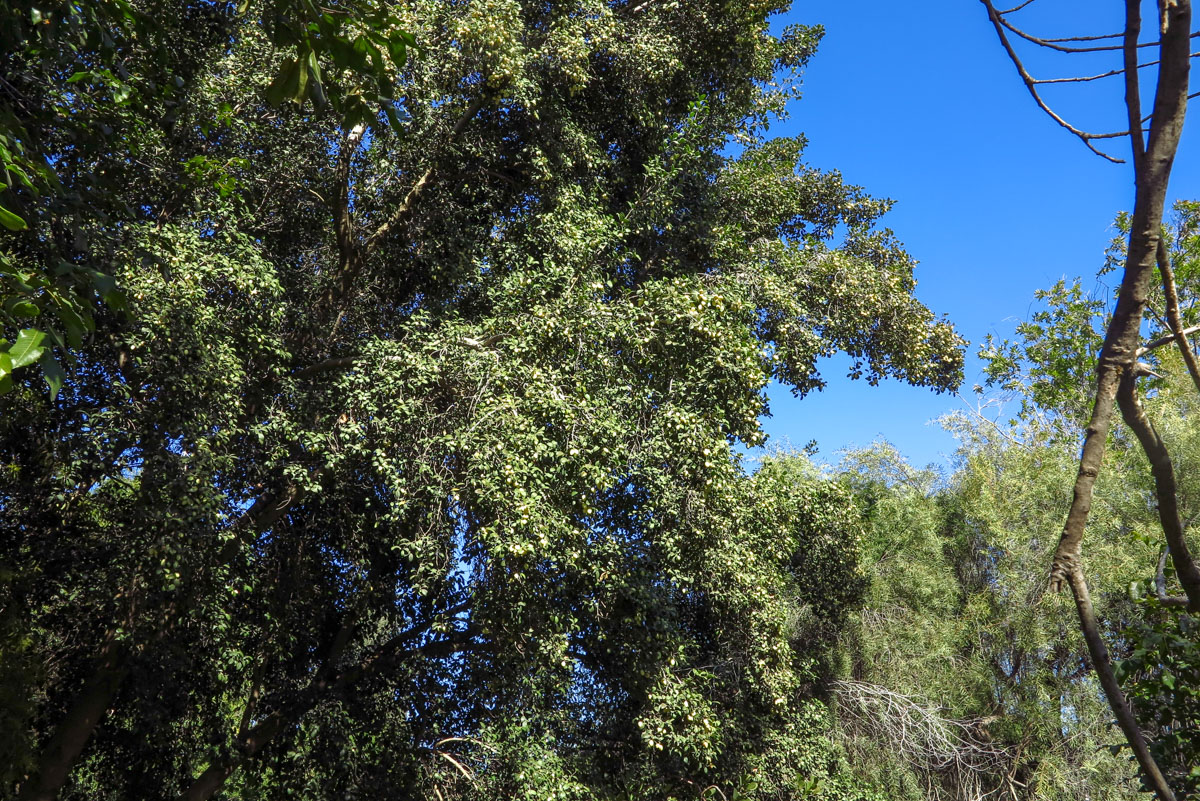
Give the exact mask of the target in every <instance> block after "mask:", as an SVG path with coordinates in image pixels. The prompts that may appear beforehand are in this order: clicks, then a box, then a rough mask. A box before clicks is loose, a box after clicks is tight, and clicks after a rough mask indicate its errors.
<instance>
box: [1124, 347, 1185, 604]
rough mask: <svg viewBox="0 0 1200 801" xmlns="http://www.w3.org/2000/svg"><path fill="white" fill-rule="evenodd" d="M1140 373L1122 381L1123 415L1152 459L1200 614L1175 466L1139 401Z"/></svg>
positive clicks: (1173, 542)
mask: <svg viewBox="0 0 1200 801" xmlns="http://www.w3.org/2000/svg"><path fill="white" fill-rule="evenodd" d="M1137 372H1138V371H1137V370H1132V369H1131V370H1127V371H1126V373H1125V376H1124V378H1122V380H1121V389H1120V394H1119V397H1118V402H1119V403H1120V405H1121V415H1122V416H1123V417H1124V418H1125V424H1126V425H1128V426H1129V428H1130V429H1131V430H1132V431H1133V433H1134V434H1135V435H1136V436H1137V438H1138V442H1139V443H1141V446H1142V450H1143V451H1144V452H1145V454H1146V458H1147V459H1149V460H1150V472H1151V474H1152V475H1153V476H1154V494H1155V498H1156V500H1157V501H1158V520H1159V524H1160V525H1161V526H1162V529H1163V534H1164V535H1166V538H1167V546H1168V547H1169V549H1170V551H1171V561H1172V562H1173V563H1174V565H1175V573H1176V575H1178V576H1179V583H1180V584H1182V585H1183V591H1184V593H1185V594H1186V595H1187V597H1188V601H1189V602H1190V608H1191V609H1192V610H1193V611H1200V569H1197V567H1196V563H1195V560H1194V559H1193V558H1192V554H1191V552H1190V551H1189V550H1188V546H1187V540H1186V539H1185V538H1184V532H1183V520H1182V518H1181V517H1180V515H1179V500H1178V494H1179V487H1178V485H1177V484H1176V482H1175V467H1174V465H1173V464H1172V462H1171V454H1170V452H1169V451H1168V450H1167V446H1166V443H1164V442H1163V441H1162V437H1160V436H1159V435H1158V431H1156V430H1155V428H1154V424H1153V423H1151V422H1150V418H1149V417H1147V416H1146V410H1145V409H1143V408H1142V404H1141V403H1140V402H1139V401H1138V397H1137V386H1136V385H1137Z"/></svg>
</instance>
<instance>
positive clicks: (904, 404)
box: [764, 0, 1200, 465]
mask: <svg viewBox="0 0 1200 801" xmlns="http://www.w3.org/2000/svg"><path fill="white" fill-rule="evenodd" d="M1015 4H1016V3H1015V2H1014V3H1013V5H1015ZM1146 12H1147V14H1149V15H1150V17H1149V19H1150V20H1153V13H1154V12H1153V3H1149V4H1147V6H1146ZM1123 13H1124V9H1123V4H1122V3H1119V2H1116V1H1115V0H1105V2H1095V1H1094V0H1091V1H1090V2H1083V1H1082V0H1037V2H1035V3H1034V4H1033V5H1031V6H1030V7H1029V8H1028V9H1026V10H1024V11H1021V12H1019V14H1017V15H1014V16H1013V17H1012V20H1013V21H1014V22H1020V23H1025V24H1027V25H1028V30H1029V31H1030V32H1031V33H1034V34H1035V35H1040V36H1043V37H1052V36H1069V35H1075V34H1078V33H1080V32H1083V33H1088V34H1106V33H1113V32H1116V31H1119V30H1120V29H1121V27H1122V24H1123ZM792 22H801V23H805V24H814V23H820V24H822V25H824V26H825V29H826V34H825V39H824V41H823V43H822V45H821V48H820V51H819V52H818V53H817V55H816V57H815V58H814V59H813V61H812V63H811V64H810V65H809V68H808V70H807V71H806V73H805V76H804V97H803V98H802V99H801V100H799V101H797V102H795V103H793V104H792V106H791V119H790V120H788V121H787V122H785V123H783V124H780V125H776V126H775V127H773V128H772V133H778V134H781V135H792V134H794V133H796V132H800V131H802V132H804V133H805V134H806V135H807V136H808V138H809V142H810V144H809V148H808V151H807V161H808V162H809V163H810V164H812V165H813V166H816V167H820V168H823V169H837V170H840V171H841V172H842V174H843V175H844V176H845V178H846V180H847V181H849V182H851V183H854V184H859V185H861V186H863V187H865V188H866V189H867V190H868V191H869V192H870V193H871V194H873V195H875V196H877V197H890V198H892V199H894V200H895V201H896V205H895V208H894V209H893V210H892V211H891V212H890V213H889V214H888V216H887V217H886V218H885V219H886V224H887V225H888V227H890V228H892V229H893V230H894V231H895V232H896V233H897V235H898V236H899V238H900V239H901V240H902V241H903V242H904V243H905V244H906V245H907V247H908V250H909V252H910V253H911V254H912V255H913V256H914V257H915V258H916V259H917V260H919V262H920V264H919V266H918V268H917V273H916V276H917V281H918V286H917V296H918V297H919V298H920V299H921V300H922V301H923V302H924V303H925V304H926V305H928V306H929V307H930V308H932V309H933V310H934V312H936V313H938V314H945V315H947V316H948V317H949V318H950V319H951V320H952V321H953V322H954V323H955V324H956V325H957V327H958V329H959V330H960V332H961V333H962V334H963V335H964V336H966V337H967V338H968V339H969V340H970V341H971V343H972V344H971V346H970V349H969V354H968V359H967V370H966V383H965V385H964V388H965V390H966V391H965V392H964V393H963V394H964V395H965V396H967V397H968V398H969V397H970V395H971V393H970V388H971V385H972V384H974V383H976V382H977V381H978V380H979V374H978V371H979V362H978V360H977V359H975V357H974V353H975V350H976V348H977V345H978V343H979V342H980V341H981V340H982V339H983V337H984V336H985V335H986V334H988V333H992V334H996V335H1000V336H1005V335H1010V334H1011V332H1012V329H1013V326H1014V325H1015V324H1016V323H1017V322H1018V321H1020V320H1022V319H1025V318H1026V317H1027V316H1028V314H1029V313H1030V311H1031V309H1032V306H1031V303H1032V297H1033V292H1034V290H1035V289H1038V288H1041V287H1046V286H1049V285H1050V284H1052V283H1053V282H1054V281H1056V280H1058V279H1059V278H1060V277H1063V276H1068V277H1073V276H1076V275H1082V276H1085V277H1087V278H1090V277H1091V276H1092V275H1093V274H1094V272H1095V270H1096V268H1097V267H1098V266H1100V264H1101V263H1102V260H1103V252H1104V248H1105V246H1106V244H1107V242H1108V241H1109V239H1110V238H1111V236H1112V231H1111V228H1110V226H1111V222H1112V219H1113V217H1114V216H1115V214H1116V213H1117V212H1118V211H1120V210H1122V209H1128V208H1130V207H1131V206H1132V202H1133V175H1132V170H1131V169H1130V168H1129V167H1128V166H1127V165H1113V164H1109V163H1107V162H1105V161H1103V160H1101V159H1100V158H1099V157H1097V156H1095V155H1093V154H1092V153H1090V152H1089V151H1088V150H1087V148H1086V147H1084V145H1083V144H1082V143H1081V142H1080V141H1079V140H1078V139H1076V138H1075V137H1073V136H1072V135H1070V134H1069V133H1067V132H1066V131H1064V130H1063V129H1061V128H1059V127H1058V126H1057V125H1056V124H1055V123H1054V122H1053V121H1052V120H1051V119H1050V118H1049V117H1047V116H1046V115H1045V114H1043V113H1042V112H1040V111H1039V110H1038V109H1037V107H1036V106H1035V105H1034V103H1033V100H1032V99H1031V98H1030V96H1029V94H1028V93H1027V91H1026V89H1025V87H1024V85H1023V84H1022V83H1021V81H1020V79H1019V78H1018V76H1017V73H1016V71H1015V69H1014V68H1013V66H1012V64H1011V63H1010V62H1009V60H1008V58H1007V56H1006V55H1005V53H1004V51H1003V50H1002V49H1001V47H1000V45H999V43H998V41H997V39H996V35H995V32H994V31H993V30H992V27H991V24H990V23H989V22H988V19H987V15H986V11H985V9H984V7H983V5H982V4H980V3H978V2H975V0H922V2H919V3H898V2H895V0H860V2H857V3H847V2H843V1H842V0H810V1H809V2H804V1H803V0H801V2H798V3H797V4H796V5H795V7H794V8H793V9H792V11H791V12H789V13H788V14H787V15H785V16H783V17H781V18H779V19H778V20H777V24H778V26H779V27H780V28H782V26H783V25H785V24H788V23H792ZM1150 26H1151V27H1152V26H1153V22H1150ZM1032 49H1034V50H1036V48H1032ZM1143 52H1146V53H1148V52H1151V51H1150V50H1149V49H1147V50H1144V51H1143ZM1022 53H1028V49H1025V50H1022ZM1116 58H1119V54H1115V53H1114V54H1108V55H1106V56H1099V57H1093V56H1059V57H1057V58H1045V57H1042V55H1041V54H1038V53H1031V54H1029V61H1028V62H1027V66H1029V67H1030V69H1031V71H1032V72H1034V74H1035V77H1058V76H1065V75H1070V74H1095V73H1099V72H1103V71H1106V70H1107V69H1110V68H1112V67H1113V66H1116V65H1117V64H1118V63H1117V62H1115V61H1114V62H1111V63H1110V61H1108V59H1116ZM1073 59H1074V60H1073ZM1082 59H1092V60H1090V61H1087V60H1082ZM1193 63H1194V64H1196V62H1193ZM1197 66H1198V67H1200V64H1197ZM1144 72H1146V73H1147V74H1146V75H1145V78H1146V79H1152V78H1153V74H1152V70H1146V71H1144ZM1197 74H1200V71H1198V72H1197ZM1193 84H1200V80H1193ZM1150 89H1151V87H1150V86H1149V85H1147V87H1146V92H1147V93H1148V92H1149V91H1150ZM1121 97H1122V85H1121V79H1120V78H1119V77H1118V78H1108V79H1105V80H1103V81H1097V82H1094V83H1091V84H1086V85H1079V84H1075V85H1064V86H1055V87H1050V91H1048V92H1047V99H1048V100H1049V101H1051V102H1052V104H1055V105H1057V106H1060V107H1061V110H1060V113H1063V112H1066V113H1064V116H1068V118H1069V119H1071V120H1072V121H1073V122H1076V124H1077V127H1081V128H1091V129H1093V130H1121V129H1122V128H1123V127H1124V126H1123V125H1122V122H1121V120H1122V117H1123V115H1124V113H1125V112H1124V106H1123V105H1122V103H1121ZM1147 103H1148V101H1147ZM1197 114H1198V112H1196V111H1193V113H1192V114H1191V115H1190V121H1189V124H1190V127H1187V126H1185V132H1184V139H1183V143H1182V146H1181V148H1180V154H1179V158H1178V160H1177V161H1176V167H1175V172H1174V175H1173V178H1172V182H1171V189H1172V192H1171V194H1172V196H1173V197H1183V198H1195V197H1200V131H1198V130H1197V129H1200V118H1198V116H1197ZM1112 147H1113V152H1114V154H1115V155H1118V156H1119V157H1124V156H1125V155H1126V154H1127V152H1128V144H1127V143H1126V141H1125V140H1123V139H1121V140H1112ZM845 372H846V370H845V365H844V362H839V361H838V360H831V361H830V362H829V363H827V364H826V366H825V370H824V373H825V376H826V378H827V379H828V380H829V386H828V388H827V389H826V390H825V391H824V392H822V393H820V394H814V395H810V396H809V397H807V398H805V399H803V400H795V399H793V398H792V397H791V395H790V393H789V392H788V391H787V390H785V389H782V388H780V387H777V386H772V387H771V391H770V397H771V411H772V416H771V417H770V418H768V419H766V420H764V424H765V427H766V430H767V432H768V434H769V435H770V436H771V437H772V438H773V439H775V440H777V441H778V440H780V439H787V440H789V441H790V442H791V443H792V444H794V445H796V446H798V447H799V446H802V445H804V444H805V443H806V442H808V441H809V440H810V439H816V440H817V443H818V445H819V447H820V454H819V456H818V459H820V460H823V461H836V460H837V458H838V456H837V451H838V450H839V449H841V448H845V447H848V446H862V445H867V444H870V443H871V442H872V441H873V440H875V439H877V438H880V437H883V438H886V439H888V440H889V441H891V442H892V443H893V444H894V445H896V446H897V447H898V448H899V449H900V451H901V452H902V453H904V454H905V455H907V456H908V457H909V459H910V460H911V461H913V462H914V463H915V464H918V465H924V464H927V463H930V462H938V463H942V464H945V463H946V462H947V457H948V456H949V454H951V453H952V452H953V450H954V447H955V442H954V440H953V438H952V437H950V436H949V435H947V434H945V433H944V432H943V431H942V430H941V429H940V427H938V426H937V425H936V424H929V421H931V420H933V419H934V418H937V417H939V416H940V415H942V414H943V413H945V412H946V411H949V410H950V409H953V408H956V407H959V408H961V405H962V404H961V403H960V402H959V401H958V400H957V399H955V398H954V397H952V396H949V395H940V396H939V395H935V394H933V393H932V392H930V391H928V390H922V389H917V388H913V387H909V386H907V385H903V384H900V383H899V382H887V383H885V384H881V385H880V386H878V387H871V386H869V385H867V384H866V383H865V382H863V381H850V380H848V379H846V378H844V376H845Z"/></svg>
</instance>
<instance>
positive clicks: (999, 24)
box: [980, 0, 1128, 164]
mask: <svg viewBox="0 0 1200 801" xmlns="http://www.w3.org/2000/svg"><path fill="white" fill-rule="evenodd" d="M980 2H981V3H983V5H984V7H985V8H987V11H988V19H990V20H991V21H992V27H994V28H995V29H996V35H997V36H999V37H1000V44H1001V45H1002V46H1003V47H1004V52H1006V53H1007V54H1008V58H1009V60H1010V61H1012V63H1013V66H1015V67H1016V68H1017V73H1018V74H1019V75H1020V76H1021V80H1022V81H1023V82H1024V83H1025V88H1026V89H1028V90H1029V94H1030V95H1031V96H1032V97H1033V100H1034V102H1035V103H1037V105H1038V108H1040V109H1041V110H1042V111H1044V112H1046V114H1048V115H1049V116H1050V118H1051V119H1052V120H1054V121H1055V122H1057V123H1058V124H1059V125H1060V126H1062V127H1063V128H1066V129H1067V130H1068V131H1070V132H1071V133H1073V134H1075V136H1077V137H1079V139H1080V140H1081V141H1082V142H1083V143H1084V144H1085V145H1087V147H1088V149H1089V150H1091V151H1092V152H1093V153H1095V154H1096V155H1098V156H1100V157H1101V158H1104V159H1107V160H1108V161H1111V162H1113V163H1114V164H1123V163H1124V159H1119V158H1116V157H1114V156H1110V155H1109V154H1107V153H1105V152H1104V151H1102V150H1100V149H1099V148H1097V147H1096V146H1095V145H1093V144H1092V141H1093V140H1095V139H1113V138H1115V137H1118V136H1124V135H1125V134H1126V133H1128V132H1127V131H1120V132H1117V133H1107V134H1094V133H1088V132H1087V131H1081V130H1079V129H1078V128H1076V127H1075V126H1073V125H1071V124H1070V123H1069V122H1067V121H1066V120H1064V119H1063V118H1062V117H1060V116H1058V114H1056V113H1055V112H1054V110H1053V109H1051V108H1050V107H1049V106H1048V105H1046V102H1045V101H1044V100H1042V97H1041V95H1040V94H1039V93H1038V91H1037V84H1036V83H1035V81H1034V78H1033V76H1032V75H1030V74H1029V72H1028V71H1027V70H1026V69H1025V65H1024V64H1023V63H1022V62H1021V59H1020V57H1019V56H1018V55H1017V52H1016V51H1015V50H1014V49H1013V46H1012V43H1011V42H1010V41H1009V40H1008V36H1007V35H1006V34H1005V33H1004V30H1005V28H1006V27H1007V25H1006V24H1005V22H1004V18H1003V17H1001V16H1000V15H999V13H998V12H997V11H996V8H995V6H993V5H992V3H991V0H980Z"/></svg>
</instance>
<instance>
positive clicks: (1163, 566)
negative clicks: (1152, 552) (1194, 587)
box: [1154, 545, 1188, 606]
mask: <svg viewBox="0 0 1200 801" xmlns="http://www.w3.org/2000/svg"><path fill="white" fill-rule="evenodd" d="M1170 552H1171V546H1169V545H1168V546H1167V547H1166V548H1163V550H1162V553H1161V554H1159V556H1158V567H1157V568H1155V570H1154V594H1155V595H1156V596H1158V601H1159V603H1161V604H1164V605H1166V606H1187V605H1188V599H1187V598H1180V597H1178V596H1173V595H1167V575H1166V573H1167V554H1169V553H1170Z"/></svg>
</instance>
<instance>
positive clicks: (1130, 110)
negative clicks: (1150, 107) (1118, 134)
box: [1123, 0, 1158, 165]
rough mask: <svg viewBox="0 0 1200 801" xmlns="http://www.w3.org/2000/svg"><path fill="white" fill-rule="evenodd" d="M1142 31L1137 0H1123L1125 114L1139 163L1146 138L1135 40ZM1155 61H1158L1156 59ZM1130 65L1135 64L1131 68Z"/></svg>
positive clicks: (1144, 152) (1138, 163)
mask: <svg viewBox="0 0 1200 801" xmlns="http://www.w3.org/2000/svg"><path fill="white" fill-rule="evenodd" d="M1141 32H1142V10H1141V5H1140V4H1139V2H1138V0H1125V41H1124V44H1123V49H1124V51H1125V53H1124V61H1125V69H1124V72H1125V115H1126V118H1127V119H1128V120H1129V139H1130V142H1131V143H1132V147H1133V163H1134V164H1135V165H1140V164H1141V163H1142V159H1143V158H1144V157H1145V155H1146V140H1145V139H1144V138H1143V137H1142V124H1141V117H1142V88H1141V84H1140V82H1139V80H1140V76H1139V75H1138V72H1137V68H1136V64H1137V41H1138V37H1139V36H1140V35H1141ZM1155 63H1158V62H1157V61H1156V62H1155ZM1131 65H1135V66H1133V67H1132V68H1131Z"/></svg>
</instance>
